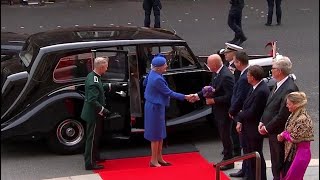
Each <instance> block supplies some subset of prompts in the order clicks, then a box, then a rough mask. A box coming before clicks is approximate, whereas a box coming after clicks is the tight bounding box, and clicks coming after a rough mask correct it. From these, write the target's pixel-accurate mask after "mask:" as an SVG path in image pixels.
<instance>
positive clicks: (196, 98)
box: [184, 93, 200, 103]
mask: <svg viewBox="0 0 320 180" xmlns="http://www.w3.org/2000/svg"><path fill="white" fill-rule="evenodd" d="M184 99H186V100H187V101H188V102H190V103H194V102H196V101H199V100H200V98H199V96H198V94H197V93H195V94H189V95H185V96H184Z"/></svg>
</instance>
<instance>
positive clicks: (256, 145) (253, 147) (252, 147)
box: [243, 132, 267, 180]
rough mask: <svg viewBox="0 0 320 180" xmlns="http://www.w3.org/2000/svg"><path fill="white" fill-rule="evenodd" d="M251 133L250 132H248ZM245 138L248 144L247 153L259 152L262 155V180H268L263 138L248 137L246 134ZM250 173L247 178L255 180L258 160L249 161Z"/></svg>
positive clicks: (248, 172)
mask: <svg viewBox="0 0 320 180" xmlns="http://www.w3.org/2000/svg"><path fill="white" fill-rule="evenodd" d="M248 133H250V132H248ZM243 138H244V139H245V141H246V143H247V153H251V152H254V151H257V152H258V153H259V154H260V158H261V176H260V177H261V180H267V174H266V161H265V159H264V155H263V137H261V136H258V135H257V136H252V135H251V136H248V135H247V134H246V133H244V136H243ZM247 162H248V171H247V177H248V179H249V180H255V177H256V159H255V158H252V159H249V160H248V161H247Z"/></svg>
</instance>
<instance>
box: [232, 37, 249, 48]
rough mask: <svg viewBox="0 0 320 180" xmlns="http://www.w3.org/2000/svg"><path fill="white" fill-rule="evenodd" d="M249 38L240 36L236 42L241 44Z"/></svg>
mask: <svg viewBox="0 0 320 180" xmlns="http://www.w3.org/2000/svg"><path fill="white" fill-rule="evenodd" d="M247 39H248V38H246V37H243V38H240V39H239V41H238V42H236V43H235V44H236V45H238V46H240V45H241V44H242V43H243V42H245V41H246V40H247Z"/></svg>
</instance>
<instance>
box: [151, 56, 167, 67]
mask: <svg viewBox="0 0 320 180" xmlns="http://www.w3.org/2000/svg"><path fill="white" fill-rule="evenodd" d="M166 62H167V61H166V58H165V56H164V55H163V54H160V53H159V54H156V55H155V56H154V58H153V59H152V62H151V64H152V66H154V67H160V66H163V65H164V64H165V63H166Z"/></svg>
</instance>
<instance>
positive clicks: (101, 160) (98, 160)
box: [96, 159, 106, 163]
mask: <svg viewBox="0 0 320 180" xmlns="http://www.w3.org/2000/svg"><path fill="white" fill-rule="evenodd" d="M105 161H106V160H105V159H97V160H96V162H97V163H103V162H105Z"/></svg>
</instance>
